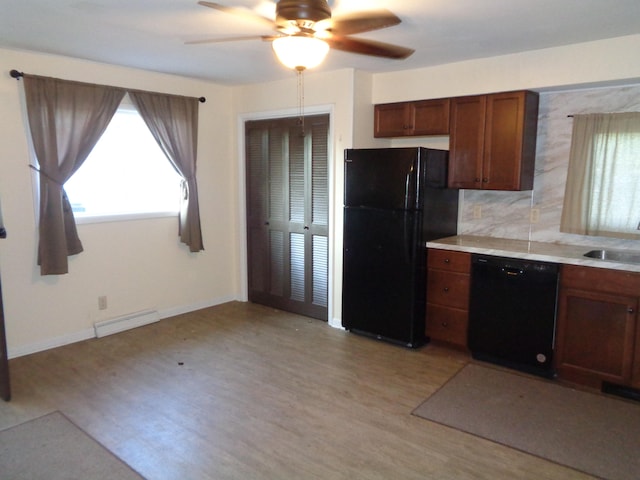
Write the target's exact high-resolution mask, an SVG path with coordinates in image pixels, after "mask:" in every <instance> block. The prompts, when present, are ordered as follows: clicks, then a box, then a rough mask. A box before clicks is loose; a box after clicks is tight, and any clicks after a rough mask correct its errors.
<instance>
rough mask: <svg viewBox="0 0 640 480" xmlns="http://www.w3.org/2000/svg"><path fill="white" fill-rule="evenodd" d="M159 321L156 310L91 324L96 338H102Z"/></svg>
mask: <svg viewBox="0 0 640 480" xmlns="http://www.w3.org/2000/svg"><path fill="white" fill-rule="evenodd" d="M159 320H160V314H159V313H158V312H157V311H156V310H144V311H141V312H135V313H130V314H129V315H124V316H122V317H117V318H112V319H110V320H103V321H101V322H96V323H94V324H93V328H94V329H95V332H96V337H98V338H100V337H104V336H107V335H112V334H114V333H119V332H123V331H125V330H130V329H132V328H137V327H141V326H143V325H148V324H150V323H154V322H157V321H159Z"/></svg>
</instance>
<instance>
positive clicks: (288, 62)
mask: <svg viewBox="0 0 640 480" xmlns="http://www.w3.org/2000/svg"><path fill="white" fill-rule="evenodd" d="M272 47H273V51H274V52H275V54H276V56H277V57H278V60H280V63H282V64H283V65H284V66H285V67H287V68H291V69H294V70H306V69H308V68H314V67H317V66H318V65H320V64H321V63H322V62H323V60H324V59H325V57H326V56H327V53H329V44H328V43H327V42H325V41H324V40H321V39H319V38H316V37H313V36H309V35H291V36H286V37H279V38H276V39H275V40H274V41H273V42H272Z"/></svg>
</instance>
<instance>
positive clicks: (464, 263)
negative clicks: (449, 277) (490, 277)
mask: <svg viewBox="0 0 640 480" xmlns="http://www.w3.org/2000/svg"><path fill="white" fill-rule="evenodd" d="M427 258H428V260H427V265H428V267H429V268H437V269H439V270H447V271H449V272H460V273H469V272H471V254H470V253H467V252H455V251H453V250H440V249H438V248H430V249H429V251H428V255H427Z"/></svg>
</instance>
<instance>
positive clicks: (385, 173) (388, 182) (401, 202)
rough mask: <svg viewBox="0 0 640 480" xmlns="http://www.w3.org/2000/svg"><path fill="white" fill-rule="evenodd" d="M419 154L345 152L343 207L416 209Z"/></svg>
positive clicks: (415, 151) (414, 151)
mask: <svg viewBox="0 0 640 480" xmlns="http://www.w3.org/2000/svg"><path fill="white" fill-rule="evenodd" d="M420 168H421V164H420V156H419V150H418V149H416V148H411V149H392V148H385V149H354V150H346V151H345V172H344V175H345V198H344V204H345V206H350V207H371V208H386V209H411V210H413V209H419V208H422V207H421V198H419V197H418V192H419V184H420Z"/></svg>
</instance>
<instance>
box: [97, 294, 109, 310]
mask: <svg viewBox="0 0 640 480" xmlns="http://www.w3.org/2000/svg"><path fill="white" fill-rule="evenodd" d="M106 309H107V296H106V295H101V296H99V297H98V310H106Z"/></svg>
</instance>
